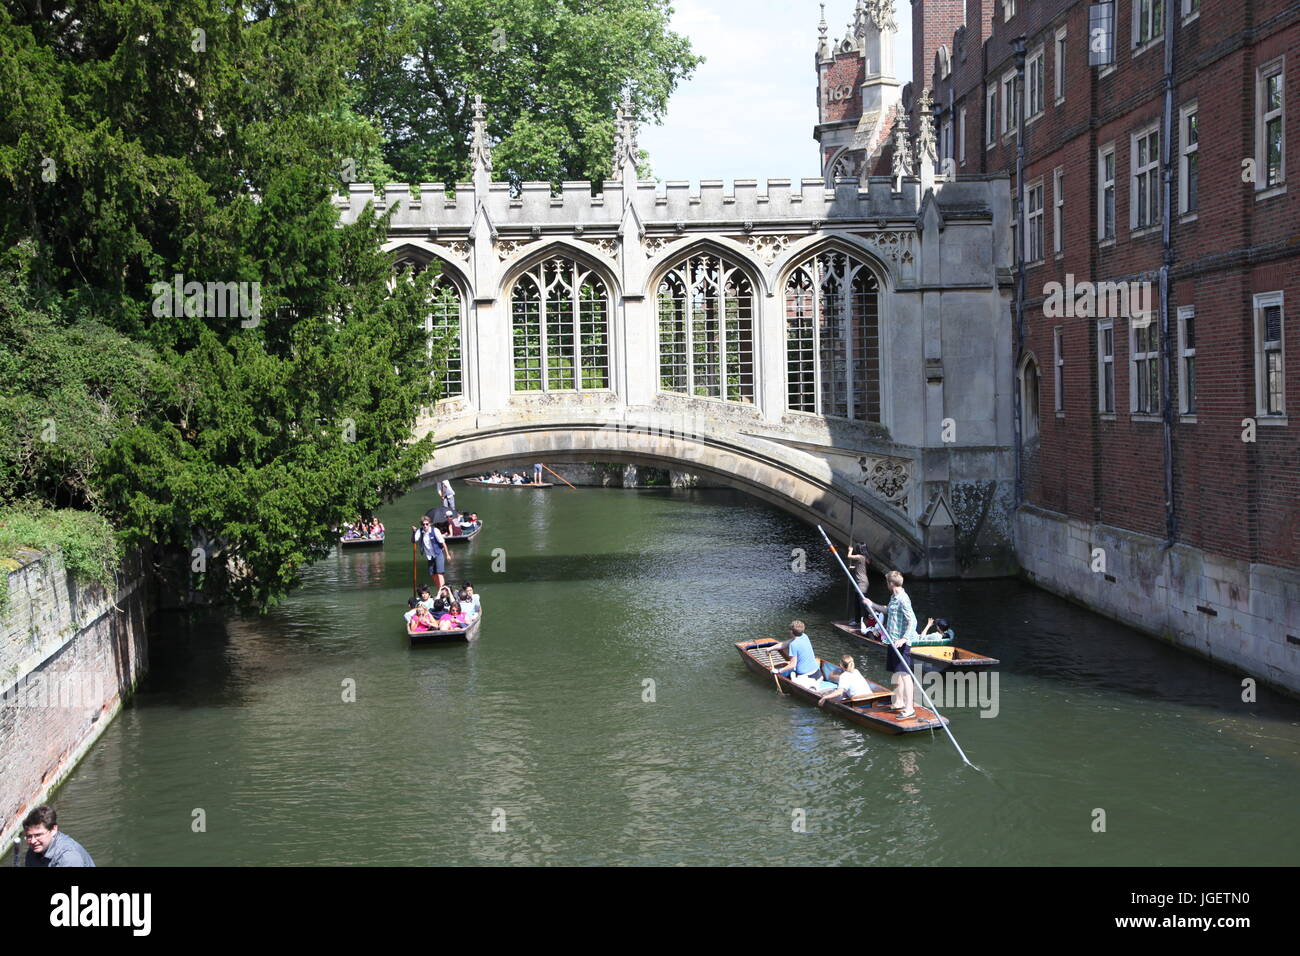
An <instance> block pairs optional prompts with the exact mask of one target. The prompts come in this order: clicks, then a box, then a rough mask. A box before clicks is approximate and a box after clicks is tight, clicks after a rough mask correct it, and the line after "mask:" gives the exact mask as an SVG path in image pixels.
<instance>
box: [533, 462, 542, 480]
mask: <svg viewBox="0 0 1300 956" xmlns="http://www.w3.org/2000/svg"><path fill="white" fill-rule="evenodd" d="M541 483H542V466H541V465H540V464H538V465H533V484H535V485H540V484H541Z"/></svg>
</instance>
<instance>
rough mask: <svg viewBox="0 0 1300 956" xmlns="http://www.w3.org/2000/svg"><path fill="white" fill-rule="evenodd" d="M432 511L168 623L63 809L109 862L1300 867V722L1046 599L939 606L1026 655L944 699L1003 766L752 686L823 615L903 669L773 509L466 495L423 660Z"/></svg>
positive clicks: (702, 496)
mask: <svg viewBox="0 0 1300 956" xmlns="http://www.w3.org/2000/svg"><path fill="white" fill-rule="evenodd" d="M433 503H434V496H433V492H432V490H428V491H422V492H417V493H413V494H411V495H408V496H407V497H406V498H404V499H402V500H400V501H397V502H395V503H393V504H392V505H390V506H389V507H387V508H386V509H385V510H384V511H383V512H382V513H381V517H382V518H383V520H384V522H385V524H386V525H387V526H388V527H389V529H390V530H391V532H392V533H390V536H389V540H388V542H387V543H386V545H385V546H384V547H383V549H382V550H374V551H370V552H365V551H349V552H347V553H342V554H336V555H334V556H332V557H330V558H329V559H327V560H325V561H323V562H321V563H320V564H318V565H316V566H314V567H312V568H311V569H310V570H309V571H308V573H307V576H306V582H305V586H304V587H303V588H302V589H301V590H299V591H297V592H296V593H295V594H294V595H293V596H292V597H291V598H290V599H289V600H288V601H286V602H285V603H284V604H283V605H281V606H280V607H279V608H277V609H275V610H274V611H272V612H271V613H269V614H267V615H264V616H258V615H255V614H254V615H242V616H241V615H238V614H234V613H229V612H220V613H212V614H209V615H207V616H203V617H196V618H186V617H184V616H181V615H176V614H160V615H158V616H156V618H155V620H154V622H153V627H152V630H151V637H150V659H151V670H150V673H149V675H148V677H147V678H146V680H145V681H144V682H143V684H142V686H141V687H140V690H139V692H138V694H137V695H136V697H135V699H134V703H133V706H131V707H130V708H128V709H127V710H124V711H123V712H122V714H121V715H120V716H119V717H118V718H117V720H116V721H115V722H114V724H113V725H112V726H111V727H110V728H109V729H108V730H107V731H106V733H105V734H104V736H103V737H102V739H101V740H100V741H99V743H98V744H96V746H95V747H94V748H93V749H92V751H91V752H90V753H89V755H88V756H87V757H86V759H85V760H84V761H83V762H82V763H81V765H80V766H79V767H78V768H77V770H76V772H75V773H74V774H73V775H72V776H71V777H70V778H69V779H68V781H67V782H66V783H65V784H64V786H63V787H62V788H61V789H60V791H59V792H58V793H57V794H56V795H55V799H54V801H53V802H54V803H55V805H56V806H57V808H58V811H59V816H60V823H61V825H62V826H63V828H64V829H66V830H67V831H68V832H69V833H70V834H72V835H73V836H74V837H75V838H77V839H78V840H79V841H81V842H82V843H83V844H85V845H86V847H87V848H88V849H89V850H90V851H91V853H92V854H93V855H94V856H95V859H96V862H97V863H99V865H101V866H104V865H127V864H137V865H185V864H197V865H225V864H254V865H267V864H367V865H371V864H373V865H387V864H398V865H408V864H475V863H478V864H664V865H672V864H704V863H712V864H873V863H887V864H924V863H929V864H990V865H1005V864H1031V865H1042V864H1085V865H1086V864H1106V865H1114V864H1207V865H1208V864H1248V865H1249V864H1295V863H1297V862H1300V810H1297V804H1296V802H1295V794H1296V793H1297V792H1298V791H1300V705H1297V704H1296V703H1294V702H1292V701H1290V700H1287V699H1284V698H1280V697H1278V696H1276V695H1273V694H1270V693H1268V692H1266V691H1262V690H1261V691H1260V692H1259V694H1258V697H1259V699H1258V701H1257V702H1254V703H1246V702H1243V701H1242V699H1241V698H1242V686H1241V676H1240V675H1238V674H1235V673H1233V672H1231V671H1227V670H1221V669H1217V668H1215V667H1213V666H1211V665H1209V664H1207V663H1205V662H1203V661H1201V660H1198V659H1195V658H1192V657H1190V656H1188V655H1185V654H1183V653H1180V652H1177V651H1175V650H1173V649H1171V648H1168V647H1166V646H1164V645H1162V644H1160V643H1159V642H1157V641H1154V640H1152V639H1149V638H1146V637H1143V636H1142V635H1140V634H1137V633H1135V632H1132V631H1129V630H1127V629H1125V628H1123V627H1121V626H1119V625H1117V624H1115V623H1114V622H1111V621H1108V620H1106V619H1104V618H1101V617H1098V616H1096V615H1093V614H1091V613H1089V612H1086V611H1083V610H1081V609H1079V608H1076V607H1074V606H1072V605H1070V604H1068V603H1066V602H1064V601H1061V600H1059V599H1057V598H1055V597H1053V596H1051V595H1049V594H1046V593H1044V592H1041V591H1037V590H1035V589H1033V588H1031V587H1028V586H1027V585H1025V584H1023V583H1021V582H1018V581H992V582H960V583H958V582H936V583H933V584H927V583H925V582H915V583H912V584H910V585H909V593H910V594H911V596H912V599H913V602H914V604H915V606H916V608H917V611H918V614H919V615H920V617H921V619H922V620H924V619H925V617H926V616H928V615H934V616H947V617H949V618H951V619H952V620H953V621H954V623H955V626H956V628H957V632H958V638H959V640H958V643H959V644H962V645H963V646H966V647H969V648H971V649H974V650H978V651H981V652H983V653H986V654H990V655H992V656H994V657H998V658H1000V659H1001V661H1002V663H1001V666H1000V668H999V669H998V671H997V684H996V688H995V687H994V686H993V685H992V683H991V682H990V683H987V684H985V685H984V686H983V688H982V689H983V690H984V691H985V697H984V698H983V700H982V703H983V704H984V706H983V707H982V708H981V707H980V706H978V705H979V704H980V703H981V699H980V698H979V697H978V696H977V695H976V694H970V695H968V696H967V699H966V700H965V701H956V700H953V699H952V698H953V694H952V693H951V689H948V690H949V693H948V694H947V696H946V697H944V698H942V700H943V704H941V709H944V704H951V705H954V706H948V707H947V709H946V713H947V714H948V716H949V717H950V718H951V720H952V724H951V727H952V730H953V732H954V733H955V735H956V737H957V739H958V740H959V741H960V743H961V745H962V746H963V747H964V748H965V750H966V751H967V753H968V754H969V755H970V757H971V759H972V760H973V761H974V762H975V763H976V764H977V765H978V766H979V767H980V768H981V769H982V771H983V772H982V773H980V772H975V771H973V770H970V769H968V768H965V767H963V765H962V763H961V760H960V758H959V757H958V756H957V753H956V751H955V750H954V749H953V746H952V744H951V743H950V742H949V741H948V740H947V738H946V737H945V736H944V735H943V734H942V733H937V734H935V735H934V736H931V734H929V733H922V734H912V735H908V736H905V737H890V736H886V735H884V734H880V733H877V732H874V731H871V730H868V729H862V728H858V727H855V726H853V725H851V724H847V723H845V722H843V721H841V720H838V719H837V718H835V717H833V716H831V715H828V714H826V713H823V712H821V711H819V710H817V708H815V707H811V706H809V705H807V704H804V703H801V702H799V701H796V700H794V699H792V698H789V697H781V696H778V694H777V692H776V689H775V687H774V686H773V684H772V682H771V681H770V680H765V679H762V678H760V677H758V676H756V675H754V674H751V673H750V672H749V671H747V670H746V669H745V667H744V666H743V664H742V662H741V660H740V657H739V655H738V654H737V652H736V649H735V647H734V643H735V642H736V641H739V640H744V639H748V638H751V637H768V636H781V635H782V634H783V633H784V630H785V625H786V624H787V623H788V622H789V621H790V620H791V618H794V617H799V618H802V619H803V620H805V621H806V622H807V623H808V625H809V632H810V635H811V637H812V639H813V644H814V646H815V647H816V649H817V651H818V653H819V654H820V655H821V656H822V657H826V658H835V659H838V656H839V655H840V654H841V653H844V652H846V651H847V652H851V653H857V655H858V660H859V662H860V664H861V666H862V667H863V669H864V670H865V672H866V673H867V674H868V676H871V677H873V678H876V679H881V680H883V675H882V673H881V671H882V668H881V660H880V658H879V652H878V651H875V650H870V649H865V648H862V647H860V646H855V645H854V644H853V643H852V642H851V641H850V640H849V639H847V638H844V637H841V636H840V635H839V634H838V633H837V632H835V631H833V630H832V629H831V628H830V626H829V622H830V621H831V620H834V619H838V617H839V616H840V614H841V610H842V607H843V604H844V585H843V583H842V577H841V576H840V573H839V571H838V569H836V568H835V567H834V566H833V564H832V563H831V559H830V557H829V555H827V554H826V553H825V552H824V551H823V550H822V548H821V547H820V539H819V538H818V536H817V534H816V531H815V529H812V528H810V527H808V526H806V525H804V524H802V523H801V522H798V521H796V520H794V519H793V518H791V517H789V516H787V515H785V514H783V513H782V512H780V511H777V510H775V509H773V508H771V507H770V506H768V505H766V504H763V503H760V502H758V501H756V500H755V499H752V498H749V497H747V496H745V495H742V494H739V493H736V492H730V491H684V490H675V491H668V490H663V491H658V490H656V491H629V490H622V489H582V490H578V491H573V490H569V489H563V488H557V489H554V490H550V491H525V490H503V489H475V488H470V487H468V486H465V487H462V488H461V489H460V492H459V501H458V504H460V505H461V506H462V507H470V508H473V509H474V510H477V511H478V512H479V513H480V514H481V515H483V516H484V517H485V518H486V522H487V523H486V526H485V529H484V531H483V533H482V534H480V535H479V536H478V538H477V539H476V540H475V541H473V542H470V543H469V544H467V545H458V546H456V550H455V552H454V554H455V561H454V565H453V568H452V571H451V577H452V578H453V579H454V580H455V581H456V582H459V581H461V580H463V579H465V578H469V579H471V580H472V581H473V582H474V583H475V585H476V586H477V588H478V590H479V591H480V592H481V593H482V595H483V603H484V607H485V615H484V621H483V625H482V628H481V638H480V640H479V641H478V642H477V643H475V644H473V645H470V646H464V645H461V646H442V647H426V648H412V647H410V646H409V644H408V641H407V639H406V636H405V632H404V629H403V627H402V622H401V617H400V612H401V610H402V608H403V606H404V602H405V599H406V598H407V596H408V595H409V593H410V585H411V553H410V543H409V540H408V538H409V535H408V534H406V533H404V532H403V530H402V529H405V528H408V527H409V526H410V524H411V523H412V522H414V521H415V520H416V518H417V517H418V515H419V514H420V513H422V512H423V511H424V510H425V509H427V508H429V507H430V506H431V505H432V504H433ZM796 549H803V550H804V551H805V552H806V554H807V563H806V569H805V570H803V571H802V572H800V571H799V570H797V565H798V557H799V555H798V554H797V553H796ZM792 555H793V557H792ZM494 562H495V564H496V565H497V568H498V570H494V569H493V565H494ZM873 596H874V597H875V598H876V599H877V600H881V599H882V598H883V596H884V590H883V584H882V583H881V581H880V579H879V577H878V576H876V575H873ZM990 676H991V675H990ZM351 688H355V692H354V695H353V694H352V693H350V689H351ZM994 691H996V693H994ZM349 696H355V700H352V701H349V700H345V697H349ZM961 703H964V704H965V705H966V706H955V705H956V704H961ZM981 713H983V714H985V715H986V716H981Z"/></svg>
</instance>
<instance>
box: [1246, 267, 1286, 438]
mask: <svg viewBox="0 0 1300 956" xmlns="http://www.w3.org/2000/svg"><path fill="white" fill-rule="evenodd" d="M1273 306H1277V307H1278V308H1279V309H1281V310H1282V327H1281V330H1280V331H1281V337H1280V338H1279V339H1278V344H1277V347H1276V349H1273V348H1266V343H1265V342H1264V335H1265V329H1264V310H1265V309H1268V308H1271V307H1273ZM1254 309H1255V315H1254V326H1255V417H1256V418H1257V419H1258V420H1259V422H1260V423H1268V424H1270V425H1271V424H1286V420H1287V414H1286V302H1285V299H1284V294H1283V293H1282V292H1280V291H1279V292H1261V293H1259V294H1258V295H1256V296H1255V304H1254ZM1272 351H1276V352H1278V353H1280V366H1281V367H1280V368H1279V370H1278V374H1279V377H1280V379H1281V381H1280V383H1279V384H1280V388H1281V392H1282V408H1281V410H1280V411H1276V412H1270V411H1269V410H1268V397H1267V395H1266V389H1267V387H1268V382H1267V376H1266V371H1265V370H1266V362H1267V353H1268V352H1272Z"/></svg>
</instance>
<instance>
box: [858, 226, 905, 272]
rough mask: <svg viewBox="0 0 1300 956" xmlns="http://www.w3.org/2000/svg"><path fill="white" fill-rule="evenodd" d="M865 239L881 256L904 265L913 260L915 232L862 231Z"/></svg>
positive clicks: (861, 233) (861, 234)
mask: <svg viewBox="0 0 1300 956" xmlns="http://www.w3.org/2000/svg"><path fill="white" fill-rule="evenodd" d="M858 235H860V236H861V237H862V238H863V239H865V240H867V242H868V243H869V244H870V245H872V246H874V247H875V250H876V252H878V253H879V254H880V256H881V258H888V259H892V260H893V261H894V262H898V263H901V264H903V265H910V264H911V262H912V258H913V257H912V241H913V239H914V238H915V234H914V233H910V232H860V233H858Z"/></svg>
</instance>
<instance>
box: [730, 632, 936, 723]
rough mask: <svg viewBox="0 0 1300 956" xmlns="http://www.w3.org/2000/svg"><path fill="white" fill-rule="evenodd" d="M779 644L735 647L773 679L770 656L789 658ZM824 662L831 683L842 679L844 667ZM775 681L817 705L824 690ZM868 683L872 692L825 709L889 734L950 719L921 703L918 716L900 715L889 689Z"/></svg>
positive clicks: (755, 668)
mask: <svg viewBox="0 0 1300 956" xmlns="http://www.w3.org/2000/svg"><path fill="white" fill-rule="evenodd" d="M779 643H780V642H779V641H774V640H756V641H740V642H738V643H737V644H736V650H737V651H739V652H740V656H741V658H742V659H743V660H744V662H745V666H746V667H748V668H749V669H750V670H751V671H753V672H754V673H755V674H759V675H761V676H762V677H763V678H764V679H765V680H767V681H772V680H773V674H772V670H771V667H770V666H769V659H771V658H775V660H776V663H777V664H778V665H779V664H782V663H783V662H785V661H787V660H789V658H787V657H786V656H785V655H783V654H780V653H778V652H777V651H776V647H777V645H778V644H779ZM821 665H822V671H823V673H824V674H825V675H826V676H827V677H829V678H830V681H831V682H832V683H833V682H834V681H835V680H837V679H838V678H839V675H840V672H841V670H842V668H840V667H836V666H835V665H834V664H831V663H830V662H829V661H821ZM863 676H865V675H863ZM775 680H777V681H779V682H780V684H781V689H782V690H784V691H785V692H786V693H787V694H790V695H791V696H793V697H798V698H799V699H801V700H805V701H808V702H809V703H811V704H814V705H815V704H816V703H817V701H818V699H819V698H820V697H821V692H819V691H815V690H813V689H811V688H809V687H805V686H804V685H803V684H800V683H798V682H797V681H794V680H791V679H790V678H789V677H785V676H783V675H776V677H775ZM867 683H868V684H869V685H870V687H871V693H870V694H869V695H867V696H865V697H855V698H853V699H852V700H849V701H840V700H828V701H827V702H826V703H825V704H824V705H823V707H822V709H823V710H826V711H829V712H831V713H833V714H836V715H838V716H840V717H843V718H845V719H846V720H850V721H852V722H853V723H855V724H858V725H859V726H862V727H870V728H872V729H873V730H879V731H883V732H884V733H887V734H909V733H914V732H915V731H918V730H931V729H939V728H941V727H942V726H943V724H945V723H947V722H948V718H946V717H944V718H940V717H939V715H938V714H936V713H935V712H934V711H932V710H929V709H928V708H925V707H922V706H920V705H919V704H918V705H916V708H915V710H916V715H915V716H913V717H908V718H906V719H903V718H900V717H899V716H898V715H897V714H896V713H894V712H893V711H892V710H890V709H889V701H890V697H891V694H890V691H889V689H888V688H885V687H882V686H881V685H880V684H877V683H876V682H875V681H873V680H870V679H868V680H867ZM822 690H823V691H825V690H829V688H823V689H822Z"/></svg>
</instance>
